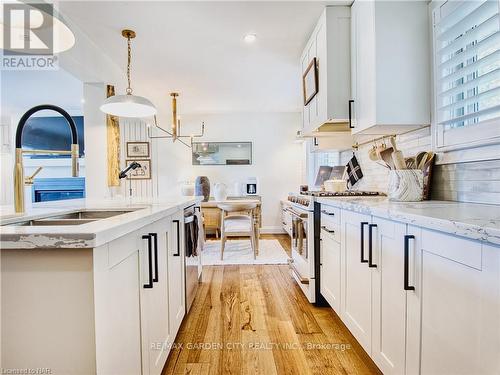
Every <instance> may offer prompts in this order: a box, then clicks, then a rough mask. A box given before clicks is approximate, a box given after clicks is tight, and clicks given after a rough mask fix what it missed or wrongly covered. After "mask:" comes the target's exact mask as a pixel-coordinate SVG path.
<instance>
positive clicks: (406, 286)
mask: <svg viewBox="0 0 500 375" xmlns="http://www.w3.org/2000/svg"><path fill="white" fill-rule="evenodd" d="M414 239H415V236H414V235H412V234H408V235H406V236H405V258H404V285H403V288H404V290H415V287H414V286H411V285H410V284H409V281H408V274H409V259H408V258H409V257H410V240H414Z"/></svg>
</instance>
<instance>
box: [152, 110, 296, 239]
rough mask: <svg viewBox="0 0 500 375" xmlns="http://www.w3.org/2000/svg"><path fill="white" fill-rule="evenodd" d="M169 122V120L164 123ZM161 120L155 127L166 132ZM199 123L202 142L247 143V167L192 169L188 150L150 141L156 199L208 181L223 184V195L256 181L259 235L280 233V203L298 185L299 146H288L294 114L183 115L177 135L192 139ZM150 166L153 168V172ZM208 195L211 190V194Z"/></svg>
mask: <svg viewBox="0 0 500 375" xmlns="http://www.w3.org/2000/svg"><path fill="white" fill-rule="evenodd" d="M168 119H170V117H168ZM162 120H166V118H165V117H161V118H160V119H159V121H160V126H162V127H163V128H168V127H169V125H168V123H167V121H162ZM201 121H205V137H204V138H203V140H204V141H226V142H229V141H234V142H239V141H241V142H243V141H250V142H253V162H252V165H232V166H193V165H192V163H191V150H190V149H188V148H187V147H185V146H183V145H182V144H179V143H178V142H177V143H176V144H173V143H172V140H171V139H158V140H155V141H154V143H155V147H154V149H155V150H156V154H157V157H156V158H155V160H153V163H154V165H153V170H154V171H156V173H157V178H158V194H159V196H160V197H161V196H164V195H167V194H170V193H175V194H178V193H179V191H180V186H181V183H182V181H185V180H194V179H195V178H196V176H202V175H204V176H208V178H209V179H210V181H211V183H212V185H214V184H215V183H218V182H222V183H225V184H226V185H227V186H228V188H229V192H231V190H232V187H233V185H234V183H235V182H243V181H244V180H245V179H246V178H247V177H257V178H258V183H259V187H258V189H259V195H261V196H262V213H263V231H268V232H273V231H279V230H280V228H281V219H280V202H279V201H280V199H282V198H285V197H286V196H287V194H288V193H289V192H290V191H297V189H298V186H299V185H300V179H301V172H300V165H301V154H302V153H301V147H302V146H301V145H300V144H297V143H294V139H295V133H296V131H297V129H298V127H299V126H300V121H301V117H300V114H299V113H227V114H207V115H184V116H183V117H182V122H183V127H182V133H184V134H192V133H197V132H198V129H199V126H200V124H201ZM155 165H156V167H155ZM212 191H213V190H212Z"/></svg>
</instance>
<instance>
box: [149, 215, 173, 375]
mask: <svg viewBox="0 0 500 375" xmlns="http://www.w3.org/2000/svg"><path fill="white" fill-rule="evenodd" d="M170 222H171V219H170V218H166V219H162V220H160V221H158V222H156V223H154V224H152V225H150V226H148V227H147V231H148V232H147V233H143V234H142V236H141V239H142V247H143V250H142V251H141V254H142V260H143V261H142V262H141V265H142V267H141V302H142V303H141V314H142V316H141V318H142V338H143V343H142V344H143V359H144V360H143V373H144V374H149V375H159V374H161V371H162V369H163V366H164V364H165V361H166V360H167V356H168V353H169V343H170V341H171V338H172V336H175V333H176V332H177V331H176V330H172V329H171V327H170V326H169V317H170V313H169V280H168V270H169V269H170V267H171V266H172V265H171V264H170V259H168V255H167V253H168V250H169V243H168V239H169V237H170ZM150 247H151V250H149V248H150ZM150 256H151V258H150ZM150 266H151V271H152V272H151V273H150V268H149V267H150Z"/></svg>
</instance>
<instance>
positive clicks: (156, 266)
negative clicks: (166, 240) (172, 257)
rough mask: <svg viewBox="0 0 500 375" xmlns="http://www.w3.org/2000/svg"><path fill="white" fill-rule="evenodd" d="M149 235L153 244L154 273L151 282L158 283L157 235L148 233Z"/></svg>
mask: <svg viewBox="0 0 500 375" xmlns="http://www.w3.org/2000/svg"><path fill="white" fill-rule="evenodd" d="M149 235H150V236H151V237H152V238H153V243H154V248H155V250H154V254H155V266H154V269H155V273H154V276H153V282H155V283H157V282H158V235H157V234H156V233H149Z"/></svg>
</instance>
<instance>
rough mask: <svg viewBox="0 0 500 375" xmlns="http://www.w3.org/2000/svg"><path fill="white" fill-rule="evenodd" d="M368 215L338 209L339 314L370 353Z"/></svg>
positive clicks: (370, 295)
mask: <svg viewBox="0 0 500 375" xmlns="http://www.w3.org/2000/svg"><path fill="white" fill-rule="evenodd" d="M370 219H371V217H370V216H368V215H362V214H358V213H355V212H351V211H342V218H341V232H342V237H341V238H342V239H341V246H342V272H343V274H342V295H341V318H342V320H343V321H344V323H345V324H346V326H347V327H348V328H349V330H350V331H351V332H352V334H353V335H354V336H355V337H356V339H357V340H358V341H359V343H360V344H361V346H363V348H364V349H365V350H366V351H367V352H368V353H369V354H370V353H371V332H372V319H371V298H372V292H371V291H372V281H371V269H370V268H369V267H368V260H367V259H368V258H367V256H368V252H367V249H368V248H367V243H368V241H367V234H368V224H369V223H370Z"/></svg>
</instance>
